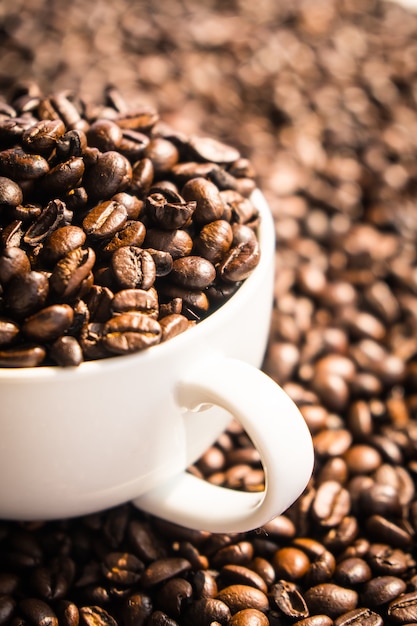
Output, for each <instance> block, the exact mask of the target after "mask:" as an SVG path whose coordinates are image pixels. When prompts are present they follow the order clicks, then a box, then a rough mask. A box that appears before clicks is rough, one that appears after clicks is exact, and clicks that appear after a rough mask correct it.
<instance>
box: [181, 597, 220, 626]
mask: <svg viewBox="0 0 417 626" xmlns="http://www.w3.org/2000/svg"><path fill="white" fill-rule="evenodd" d="M230 619H231V611H230V608H229V607H228V606H227V604H225V603H224V602H223V601H222V600H219V599H217V598H199V599H198V600H196V601H195V602H193V603H192V604H190V605H189V606H188V607H187V609H186V610H185V611H184V616H183V620H184V624H186V625H190V626H191V624H196V625H197V626H209V624H229V623H230Z"/></svg>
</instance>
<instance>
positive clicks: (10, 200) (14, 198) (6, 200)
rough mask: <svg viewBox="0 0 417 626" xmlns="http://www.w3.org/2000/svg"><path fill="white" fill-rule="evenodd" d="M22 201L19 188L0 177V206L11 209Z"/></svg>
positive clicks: (12, 182) (9, 180) (12, 181)
mask: <svg viewBox="0 0 417 626" xmlns="http://www.w3.org/2000/svg"><path fill="white" fill-rule="evenodd" d="M22 201H23V193H22V189H21V188H20V186H19V185H18V184H17V183H16V182H15V181H14V180H11V179H10V178H5V177H4V176H0V206H1V207H8V208H13V207H17V206H18V205H19V204H21V203H22Z"/></svg>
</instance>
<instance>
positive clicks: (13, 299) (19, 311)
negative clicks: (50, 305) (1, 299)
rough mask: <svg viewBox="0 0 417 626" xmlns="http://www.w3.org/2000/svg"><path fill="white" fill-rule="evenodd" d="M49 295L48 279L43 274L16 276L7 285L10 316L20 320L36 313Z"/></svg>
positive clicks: (33, 273)
mask: <svg viewBox="0 0 417 626" xmlns="http://www.w3.org/2000/svg"><path fill="white" fill-rule="evenodd" d="M48 293H49V282H48V277H47V275H46V274H45V273H43V272H36V271H29V272H24V273H22V274H16V275H15V276H14V277H13V278H12V279H11V280H10V281H9V282H8V284H7V290H6V296H7V305H8V309H9V310H10V312H11V314H13V315H14V316H16V318H18V319H22V318H25V317H27V316H28V315H31V314H32V313H34V312H35V311H38V310H39V309H40V308H42V306H43V305H44V304H45V301H46V299H47V297H48Z"/></svg>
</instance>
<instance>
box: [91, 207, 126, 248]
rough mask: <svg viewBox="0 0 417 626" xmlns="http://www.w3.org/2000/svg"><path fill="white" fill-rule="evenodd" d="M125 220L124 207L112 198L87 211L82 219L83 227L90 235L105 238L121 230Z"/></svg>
mask: <svg viewBox="0 0 417 626" xmlns="http://www.w3.org/2000/svg"><path fill="white" fill-rule="evenodd" d="M126 221H127V211H126V207H125V206H124V205H123V204H119V203H118V202H115V201H114V200H107V201H106V202H101V203H100V204H97V205H96V206H95V207H94V208H93V209H91V211H89V212H88V214H87V215H86V217H85V218H84V220H83V229H84V231H85V232H86V234H87V235H89V236H90V237H97V238H103V239H105V238H108V237H112V236H113V235H115V234H116V233H117V232H118V231H119V230H121V229H122V228H123V226H124V225H125V224H126Z"/></svg>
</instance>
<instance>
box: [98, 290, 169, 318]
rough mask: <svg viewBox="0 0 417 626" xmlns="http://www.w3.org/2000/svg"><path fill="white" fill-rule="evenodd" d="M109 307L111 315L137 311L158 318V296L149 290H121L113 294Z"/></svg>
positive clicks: (154, 291)
mask: <svg viewBox="0 0 417 626" xmlns="http://www.w3.org/2000/svg"><path fill="white" fill-rule="evenodd" d="M109 306H110V307H111V310H112V312H113V313H126V312H128V311H137V312H139V313H143V314H146V315H149V316H150V317H153V318H154V319H157V318H158V294H157V292H156V290H155V289H154V288H153V287H151V288H150V289H147V290H145V289H122V290H121V291H118V292H117V293H115V294H114V296H113V297H112V299H111V301H110V303H109Z"/></svg>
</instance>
